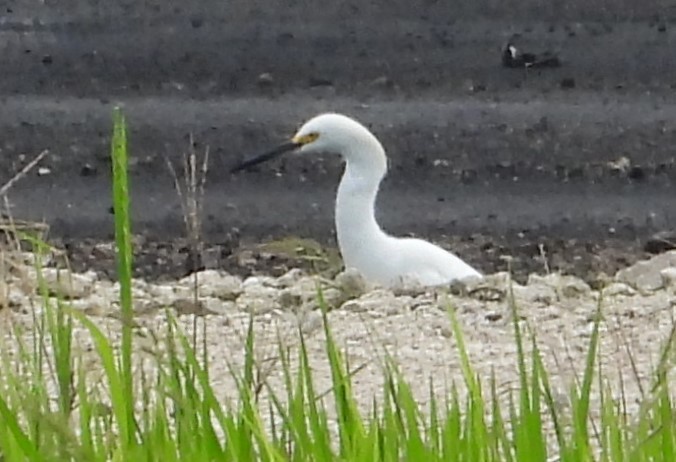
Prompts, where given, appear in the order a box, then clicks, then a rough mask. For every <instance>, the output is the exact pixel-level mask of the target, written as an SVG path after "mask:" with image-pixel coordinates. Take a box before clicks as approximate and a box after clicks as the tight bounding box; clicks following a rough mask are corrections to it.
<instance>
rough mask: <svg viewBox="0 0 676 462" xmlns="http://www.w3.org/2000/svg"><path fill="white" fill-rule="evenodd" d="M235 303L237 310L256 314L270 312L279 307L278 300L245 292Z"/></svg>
mask: <svg viewBox="0 0 676 462" xmlns="http://www.w3.org/2000/svg"><path fill="white" fill-rule="evenodd" d="M235 305H236V307H237V309H238V310H241V311H246V312H247V313H253V314H256V315H260V314H267V313H272V312H273V311H276V310H279V309H281V307H280V305H279V302H278V301H277V300H276V299H274V298H270V297H255V296H253V297H252V296H248V295H246V294H245V295H242V296H240V297H239V298H238V299H237V301H236V302H235Z"/></svg>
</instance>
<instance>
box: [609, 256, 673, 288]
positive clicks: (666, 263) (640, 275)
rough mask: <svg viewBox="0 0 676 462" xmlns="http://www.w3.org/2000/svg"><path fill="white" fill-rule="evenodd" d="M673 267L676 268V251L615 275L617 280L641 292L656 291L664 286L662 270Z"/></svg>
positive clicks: (644, 261)
mask: <svg viewBox="0 0 676 462" xmlns="http://www.w3.org/2000/svg"><path fill="white" fill-rule="evenodd" d="M673 266H676V250H670V251H668V252H665V253H663V254H660V255H656V256H654V257H652V258H651V259H649V260H643V261H640V262H638V263H636V264H634V265H632V266H630V267H628V268H624V269H621V270H620V271H618V272H617V274H616V275H615V280H616V281H618V282H624V283H625V284H629V285H630V286H632V287H633V288H635V289H637V290H639V291H644V292H646V291H654V290H658V289H661V288H662V287H663V286H664V281H663V280H662V275H661V272H662V270H664V269H666V268H669V267H673Z"/></svg>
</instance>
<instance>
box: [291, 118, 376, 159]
mask: <svg viewBox="0 0 676 462" xmlns="http://www.w3.org/2000/svg"><path fill="white" fill-rule="evenodd" d="M369 136H371V134H370V133H369V131H368V130H367V129H366V128H365V127H364V126H362V125H361V124H360V123H358V122H356V121H354V120H352V119H350V118H349V117H346V116H344V115H340V114H332V113H328V114H321V115H318V116H317V117H313V118H312V119H310V120H308V121H307V122H305V124H303V126H302V127H300V129H299V130H298V132H297V133H296V135H295V136H294V137H293V138H292V142H293V143H295V144H296V145H297V146H298V147H299V149H300V152H302V153H310V152H331V153H335V154H344V153H345V152H346V151H348V150H349V148H350V147H352V146H354V145H355V144H358V143H359V142H360V140H362V139H363V138H364V137H369Z"/></svg>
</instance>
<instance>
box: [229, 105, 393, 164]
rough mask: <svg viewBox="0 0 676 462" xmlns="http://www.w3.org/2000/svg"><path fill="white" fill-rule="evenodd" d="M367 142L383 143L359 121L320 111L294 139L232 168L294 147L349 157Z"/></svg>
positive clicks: (266, 158)
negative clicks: (355, 149)
mask: <svg viewBox="0 0 676 462" xmlns="http://www.w3.org/2000/svg"><path fill="white" fill-rule="evenodd" d="M365 143H376V144H377V145H378V146H380V144H379V143H378V141H377V140H376V139H375V137H374V136H373V135H372V134H371V132H369V131H368V129H366V127H364V126H363V125H361V124H360V123H359V122H356V121H354V120H352V119H350V118H349V117H346V116H344V115H340V114H334V113H327V114H321V115H318V116H316V117H313V118H312V119H310V120H308V121H307V122H305V123H304V124H303V126H302V127H300V129H299V130H298V132H296V134H295V135H294V137H293V138H291V141H289V142H287V143H284V144H282V145H281V146H278V147H277V148H275V149H273V150H272V151H270V152H267V153H265V154H263V155H260V156H257V157H255V158H253V159H250V160H248V161H245V162H243V163H242V164H240V165H238V166H237V167H235V168H234V169H233V170H232V171H233V172H236V171H239V170H243V169H245V168H247V167H251V166H253V165H256V164H260V163H262V162H265V161H267V160H270V159H273V158H275V157H278V156H280V155H281V154H283V153H285V152H289V151H294V150H298V151H299V152H301V153H304V154H305V153H314V152H331V153H335V154H342V155H343V156H346V157H347V156H349V153H350V152H353V151H354V148H355V147H357V146H360V145H363V144H365Z"/></svg>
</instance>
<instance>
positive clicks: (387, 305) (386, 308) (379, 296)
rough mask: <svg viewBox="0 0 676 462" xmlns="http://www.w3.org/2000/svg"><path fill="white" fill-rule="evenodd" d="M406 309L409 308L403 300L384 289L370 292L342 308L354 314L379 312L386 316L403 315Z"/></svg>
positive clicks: (348, 302) (344, 304) (346, 303)
mask: <svg viewBox="0 0 676 462" xmlns="http://www.w3.org/2000/svg"><path fill="white" fill-rule="evenodd" d="M409 300H412V299H409ZM406 308H407V306H406V304H405V302H404V301H403V300H402V299H400V298H398V297H395V296H394V294H393V293H392V292H390V291H389V290H383V289H377V290H374V291H372V292H369V293H367V294H365V295H362V296H361V297H359V298H358V299H356V300H350V301H347V302H345V303H343V305H342V306H341V310H345V311H352V312H354V313H364V312H369V313H371V312H377V313H381V314H385V315H393V314H398V313H402V312H403V311H405V310H406Z"/></svg>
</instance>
